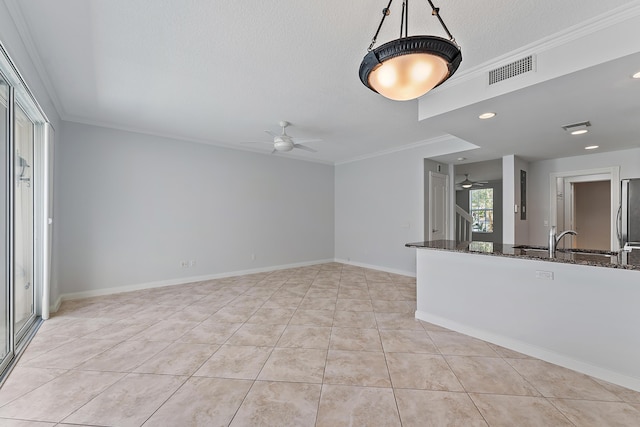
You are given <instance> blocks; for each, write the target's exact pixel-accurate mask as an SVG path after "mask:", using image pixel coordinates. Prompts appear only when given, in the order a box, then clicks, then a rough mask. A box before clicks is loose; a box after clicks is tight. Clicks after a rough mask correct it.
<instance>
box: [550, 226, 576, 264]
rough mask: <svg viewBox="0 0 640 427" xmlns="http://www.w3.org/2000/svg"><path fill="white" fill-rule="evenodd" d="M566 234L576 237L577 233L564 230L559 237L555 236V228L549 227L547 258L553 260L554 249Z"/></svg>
mask: <svg viewBox="0 0 640 427" xmlns="http://www.w3.org/2000/svg"><path fill="white" fill-rule="evenodd" d="M567 234H572V235H574V236H577V235H578V233H577V232H575V231H573V230H566V231H563V232H562V233H560V235H559V236H556V226H555V225H552V226H551V229H549V258H554V257H555V256H556V248H557V247H558V243H559V242H560V239H562V238H563V237H564V236H566V235H567Z"/></svg>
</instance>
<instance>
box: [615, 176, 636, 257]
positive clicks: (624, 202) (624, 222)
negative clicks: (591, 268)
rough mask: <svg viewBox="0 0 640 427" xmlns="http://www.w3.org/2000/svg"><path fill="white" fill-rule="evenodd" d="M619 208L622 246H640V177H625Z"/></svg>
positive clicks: (619, 234) (619, 236) (619, 233)
mask: <svg viewBox="0 0 640 427" xmlns="http://www.w3.org/2000/svg"><path fill="white" fill-rule="evenodd" d="M621 182H622V188H621V190H622V192H621V199H620V209H619V211H618V212H619V218H620V221H619V227H620V228H619V232H618V238H619V239H620V247H623V246H625V245H626V244H627V243H629V244H630V245H632V246H634V247H640V178H634V179H623V180H622V181H621Z"/></svg>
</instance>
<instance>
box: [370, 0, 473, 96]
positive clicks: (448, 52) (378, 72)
mask: <svg viewBox="0 0 640 427" xmlns="http://www.w3.org/2000/svg"><path fill="white" fill-rule="evenodd" d="M427 1H428V2H429V5H430V6H431V10H432V12H431V14H432V15H433V16H435V17H436V18H438V20H439V21H440V25H442V28H443V29H444V31H445V32H446V33H447V35H448V36H449V40H447V39H445V38H442V37H436V36H423V35H418V36H409V29H408V27H409V25H408V22H409V0H403V2H402V16H401V22H400V38H398V39H396V40H392V41H390V42H388V43H385V44H383V45H382V46H380V47H377V48H375V49H374V48H373V46H374V45H375V44H376V39H377V38H378V34H379V33H380V29H381V28H382V24H383V23H384V20H385V18H386V17H387V16H388V15H389V14H390V13H391V10H390V7H391V3H393V0H389V4H388V5H387V7H385V8H384V9H382V20H381V21H380V25H378V29H377V31H376V34H375V35H374V36H373V40H372V41H371V44H370V45H369V48H368V49H367V50H368V52H369V53H367V55H365V57H364V59H363V60H362V63H361V64H360V80H361V81H362V83H364V85H365V86H367V87H368V88H369V89H371V90H372V91H374V92H378V93H379V94H380V95H382V96H384V97H385V98H389V99H393V100H396V101H408V100H410V99H415V98H418V97H420V96H422V95H424V94H425V93H427V92H429V91H430V90H431V89H433V88H434V87H436V86H438V85H440V84H441V83H443V82H444V81H445V80H447V79H448V78H449V77H451V76H452V75H453V73H455V72H456V70H457V69H458V66H459V65H460V62H461V61H462V53H461V51H460V47H459V46H458V44H457V43H456V42H455V39H454V38H453V36H452V35H451V33H450V32H449V30H448V29H447V26H446V25H445V24H444V21H443V20H442V18H441V17H440V9H439V8H437V7H435V6H434V5H433V2H432V1H431V0H427Z"/></svg>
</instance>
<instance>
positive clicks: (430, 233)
mask: <svg viewBox="0 0 640 427" xmlns="http://www.w3.org/2000/svg"><path fill="white" fill-rule="evenodd" d="M448 231H449V177H448V176H447V175H443V174H440V173H436V172H431V171H430V172H429V221H428V227H427V230H426V233H425V234H426V236H425V237H426V240H446V239H447V237H448Z"/></svg>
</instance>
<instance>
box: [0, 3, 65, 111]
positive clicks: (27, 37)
mask: <svg viewBox="0 0 640 427" xmlns="http://www.w3.org/2000/svg"><path fill="white" fill-rule="evenodd" d="M4 3H5V5H6V6H7V9H8V10H9V15H10V16H11V20H12V21H13V23H14V25H15V26H16V29H17V30H18V35H19V36H20V39H21V40H22V43H23V44H24V47H25V49H26V51H27V55H29V58H30V59H31V62H32V63H33V66H34V68H35V70H36V73H37V74H38V77H40V81H41V82H42V84H43V86H44V88H45V90H46V91H47V95H48V96H49V99H51V103H52V104H53V107H54V108H55V109H56V112H57V113H58V116H59V117H60V119H62V120H64V119H65V116H66V114H65V112H64V108H63V107H62V103H61V102H60V99H59V97H58V93H57V92H56V90H55V87H54V85H53V83H52V82H51V79H50V78H49V74H48V73H47V70H46V68H45V66H44V63H43V61H42V57H41V56H40V52H39V51H38V48H37V47H36V45H35V43H34V42H33V38H32V37H31V32H30V31H29V26H28V25H27V21H26V20H25V19H24V15H23V14H22V9H20V5H19V2H18V1H17V0H4Z"/></svg>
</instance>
